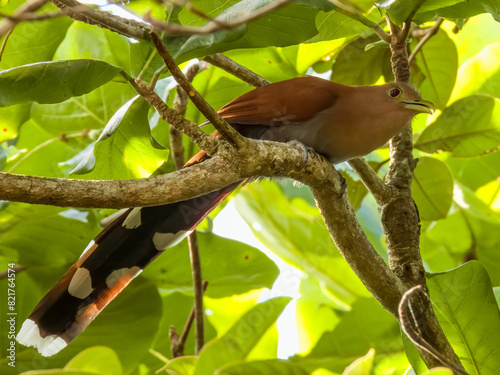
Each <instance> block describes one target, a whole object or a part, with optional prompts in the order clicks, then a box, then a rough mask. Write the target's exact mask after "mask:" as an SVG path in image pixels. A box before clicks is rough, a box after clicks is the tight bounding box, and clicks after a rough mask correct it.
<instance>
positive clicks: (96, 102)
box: [9, 82, 136, 136]
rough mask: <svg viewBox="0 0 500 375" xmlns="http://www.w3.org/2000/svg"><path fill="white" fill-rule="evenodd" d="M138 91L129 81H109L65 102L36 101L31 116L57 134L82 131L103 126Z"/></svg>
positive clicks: (44, 127) (46, 128)
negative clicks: (126, 83) (127, 82)
mask: <svg viewBox="0 0 500 375" xmlns="http://www.w3.org/2000/svg"><path fill="white" fill-rule="evenodd" d="M135 95H136V93H135V91H134V90H133V89H132V87H130V86H129V85H125V84H123V83H119V82H108V83H106V84H104V85H102V86H100V87H98V88H97V89H95V90H93V91H92V92H89V93H88V94H85V95H82V96H78V97H73V98H71V99H69V100H66V101H65V102H63V103H57V104H38V103H34V104H33V107H32V108H33V109H32V112H31V117H32V118H33V119H34V120H35V121H36V122H37V123H38V124H39V125H40V126H41V127H43V129H45V130H47V131H48V132H50V133H52V134H54V135H57V136H58V135H59V134H61V133H65V134H68V133H76V132H82V131H83V130H84V129H102V128H104V127H105V126H106V123H107V122H108V120H109V119H110V118H111V116H112V115H113V113H115V112H116V111H117V110H118V109H120V107H121V106H122V105H123V103H126V102H127V101H128V100H129V99H130V98H132V97H134V96H135ZM9 108H10V107H9Z"/></svg>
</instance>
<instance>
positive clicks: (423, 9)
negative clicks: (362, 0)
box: [377, 0, 500, 23]
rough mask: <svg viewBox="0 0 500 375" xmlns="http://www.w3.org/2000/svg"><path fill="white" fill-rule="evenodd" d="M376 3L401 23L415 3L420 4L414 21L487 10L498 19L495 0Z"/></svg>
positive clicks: (499, 9)
mask: <svg viewBox="0 0 500 375" xmlns="http://www.w3.org/2000/svg"><path fill="white" fill-rule="evenodd" d="M377 4H378V5H379V6H380V7H381V8H384V9H387V11H388V13H389V15H390V17H391V20H392V21H393V22H397V23H401V22H403V21H404V20H405V19H406V18H407V17H408V15H409V14H410V13H411V12H412V10H413V9H415V7H416V6H417V5H421V6H420V8H419V9H418V11H417V13H416V15H415V18H414V20H415V22H416V23H423V22H425V21H429V20H431V19H432V18H434V17H436V16H439V17H444V18H449V19H452V20H457V19H464V18H469V17H473V16H475V15H477V14H480V13H485V12H489V13H491V15H492V16H493V17H495V18H496V19H497V21H498V20H500V6H499V5H498V3H497V2H495V0H474V1H463V0H434V1H427V2H424V3H423V4H421V2H420V1H419V0H410V1H408V0H381V1H377Z"/></svg>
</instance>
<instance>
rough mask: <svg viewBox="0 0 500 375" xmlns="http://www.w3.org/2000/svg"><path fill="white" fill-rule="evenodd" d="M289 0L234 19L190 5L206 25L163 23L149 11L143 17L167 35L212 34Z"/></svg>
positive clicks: (232, 26)
mask: <svg viewBox="0 0 500 375" xmlns="http://www.w3.org/2000/svg"><path fill="white" fill-rule="evenodd" d="M290 2H291V0H276V1H275V2H273V3H270V4H268V5H265V6H263V7H262V8H259V9H258V10H256V11H255V12H253V13H251V14H249V15H248V16H247V17H244V18H241V19H239V20H236V21H221V20H217V19H214V18H212V17H210V16H208V15H206V14H204V13H202V12H200V11H199V10H197V9H195V8H192V7H191V8H190V10H191V11H192V12H194V13H196V14H198V15H199V16H201V17H203V18H205V19H208V20H210V23H208V24H207V25H206V26H203V27H189V26H182V25H177V24H173V23H165V22H163V21H160V20H158V19H155V18H153V17H151V14H150V13H146V14H145V15H144V17H143V18H144V20H145V21H146V22H149V23H150V24H151V25H153V27H154V28H155V29H157V30H161V31H163V32H165V33H166V34H167V35H195V34H212V33H215V32H217V31H220V30H228V29H234V28H236V27H238V26H241V25H243V24H246V23H248V22H252V21H254V20H256V19H257V18H259V17H262V16H263V15H265V14H267V13H270V12H272V11H273V10H276V9H278V8H280V7H282V6H284V5H286V4H288V3H290Z"/></svg>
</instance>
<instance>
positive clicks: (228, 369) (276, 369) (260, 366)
mask: <svg viewBox="0 0 500 375" xmlns="http://www.w3.org/2000/svg"><path fill="white" fill-rule="evenodd" d="M217 374H218V375H248V374H252V375H269V374H283V375H285V374H286V375H307V374H308V372H306V371H305V370H303V369H301V368H300V367H298V366H296V365H294V364H293V363H292V362H289V361H285V360H281V359H271V360H264V361H253V362H242V363H236V364H229V365H227V366H224V367H222V368H221V369H220V370H219V371H218V372H217Z"/></svg>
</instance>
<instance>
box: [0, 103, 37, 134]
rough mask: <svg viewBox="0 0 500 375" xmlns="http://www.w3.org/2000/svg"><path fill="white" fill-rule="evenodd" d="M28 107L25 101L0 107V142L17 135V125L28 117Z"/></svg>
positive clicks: (29, 107)
mask: <svg viewBox="0 0 500 375" xmlns="http://www.w3.org/2000/svg"><path fill="white" fill-rule="evenodd" d="M30 109H31V105H30V104H27V103H24V104H17V105H12V106H10V107H5V108H0V142H3V141H6V140H9V139H12V138H15V137H16V136H17V130H18V128H19V126H21V124H23V123H24V122H25V121H26V120H28V119H29V117H30Z"/></svg>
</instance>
